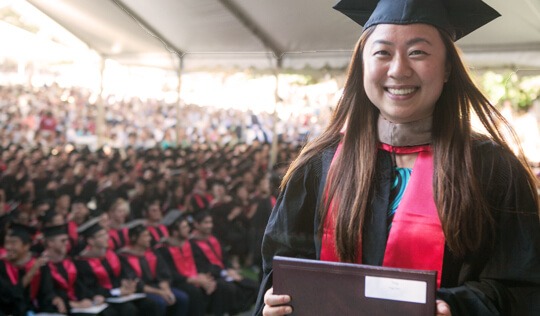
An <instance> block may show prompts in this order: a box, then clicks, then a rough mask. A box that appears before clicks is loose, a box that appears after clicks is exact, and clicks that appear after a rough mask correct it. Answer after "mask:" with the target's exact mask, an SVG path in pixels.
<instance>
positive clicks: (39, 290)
mask: <svg viewBox="0 0 540 316" xmlns="http://www.w3.org/2000/svg"><path fill="white" fill-rule="evenodd" d="M35 233H36V229H35V228H32V227H29V226H25V225H21V224H16V223H13V224H11V225H10V227H9V228H8V231H7V235H6V238H5V248H6V256H5V258H4V259H2V260H1V261H0V294H1V295H0V315H4V314H2V313H5V315H11V314H13V315H26V312H28V311H39V312H58V311H60V312H64V311H65V305H64V302H63V301H62V299H60V298H59V297H55V296H54V292H53V284H52V279H51V274H50V272H49V269H48V267H47V265H46V262H47V258H45V257H43V256H42V257H39V258H35V257H33V256H32V253H31V252H30V246H31V243H32V237H33V235H34V234H35Z"/></svg>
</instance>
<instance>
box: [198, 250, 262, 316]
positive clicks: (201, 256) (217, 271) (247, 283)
mask: <svg viewBox="0 0 540 316" xmlns="http://www.w3.org/2000/svg"><path fill="white" fill-rule="evenodd" d="M190 242H191V249H192V250H193V257H194V258H195V264H196V265H197V270H198V271H199V272H201V273H210V274H211V275H212V276H213V277H214V279H216V280H217V281H218V287H220V288H223V291H224V292H225V295H226V296H227V297H229V300H230V301H229V303H230V307H229V312H230V313H231V314H233V315H234V314H236V313H239V312H244V311H247V310H248V309H249V308H250V307H251V306H252V305H253V303H254V302H255V299H256V295H257V287H258V286H257V283H256V282H255V281H253V280H251V279H247V278H244V279H243V280H241V281H240V282H230V281H229V280H226V279H224V278H223V274H222V272H223V270H224V268H225V269H226V266H227V265H226V263H225V261H224V260H223V258H221V259H222V260H221V261H222V266H223V267H224V268H222V267H221V266H219V265H216V264H213V263H212V262H210V259H209V258H208V256H207V254H206V253H205V251H203V250H202V249H201V247H199V246H198V245H197V242H196V240H195V239H192V240H190ZM208 246H209V251H212V252H213V253H214V254H219V253H221V254H222V256H223V255H224V253H223V251H222V250H221V249H214V246H213V245H212V243H210V242H209V243H208ZM218 246H219V245H218ZM219 247H221V246H219ZM218 257H219V255H218Z"/></svg>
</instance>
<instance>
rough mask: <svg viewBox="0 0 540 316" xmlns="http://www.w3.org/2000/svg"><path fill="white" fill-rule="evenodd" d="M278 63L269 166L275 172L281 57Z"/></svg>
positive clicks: (275, 71)
mask: <svg viewBox="0 0 540 316" xmlns="http://www.w3.org/2000/svg"><path fill="white" fill-rule="evenodd" d="M276 61H277V64H276V68H275V69H274V76H275V77H276V89H275V92H274V96H275V102H274V113H272V116H273V121H274V124H273V126H272V146H271V149H270V163H269V165H268V171H271V170H273V168H274V165H275V164H276V162H277V154H278V153H277V151H278V142H279V138H278V134H277V132H278V131H277V125H278V124H277V123H278V119H279V117H278V111H277V107H278V104H279V102H280V100H281V99H280V97H279V74H280V73H281V70H282V69H281V68H282V61H283V60H282V59H281V57H278V58H277V59H276Z"/></svg>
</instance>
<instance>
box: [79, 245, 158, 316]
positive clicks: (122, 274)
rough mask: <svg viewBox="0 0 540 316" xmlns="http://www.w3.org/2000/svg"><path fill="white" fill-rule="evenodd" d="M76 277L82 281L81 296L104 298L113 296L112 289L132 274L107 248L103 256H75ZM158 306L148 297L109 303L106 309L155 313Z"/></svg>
mask: <svg viewBox="0 0 540 316" xmlns="http://www.w3.org/2000/svg"><path fill="white" fill-rule="evenodd" d="M74 262H75V266H76V267H77V272H78V277H77V282H76V283H79V282H80V283H82V284H81V287H83V288H86V289H88V290H87V291H84V295H83V297H82V298H88V299H92V298H93V297H94V296H96V295H101V296H103V297H105V298H108V297H111V296H113V295H112V293H111V290H112V289H117V288H120V286H121V283H122V280H123V279H133V278H135V275H134V274H131V272H130V271H129V270H126V269H125V268H124V265H123V264H122V260H121V258H120V257H119V256H118V255H117V254H116V253H115V252H113V251H112V250H107V252H106V255H105V256H104V257H103V258H88V257H77V258H76V259H75V261H74ZM158 310H159V307H158V306H157V305H156V304H155V303H154V302H153V301H152V300H150V299H148V298H143V299H138V300H134V301H130V302H125V303H120V304H118V303H115V304H110V305H109V308H107V311H109V313H110V314H114V315H137V312H140V315H157V311H158Z"/></svg>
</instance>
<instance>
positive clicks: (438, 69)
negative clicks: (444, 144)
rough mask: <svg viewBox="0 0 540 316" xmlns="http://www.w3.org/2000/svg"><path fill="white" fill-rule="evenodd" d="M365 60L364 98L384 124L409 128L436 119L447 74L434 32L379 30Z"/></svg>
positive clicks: (399, 28)
mask: <svg viewBox="0 0 540 316" xmlns="http://www.w3.org/2000/svg"><path fill="white" fill-rule="evenodd" d="M362 56H363V67H364V68H363V71H364V88H365V90H366V94H367V96H368V98H369V99H370V100H371V102H373V104H374V105H375V106H376V107H377V108H378V109H379V110H380V112H381V115H382V116H383V117H384V118H386V119H387V120H389V121H391V122H394V123H407V122H413V121H416V120H420V119H423V118H426V117H428V116H430V115H432V113H433V109H434V108H435V103H436V102H437V100H438V99H439V96H440V95H441V92H442V89H443V86H444V82H445V80H446V78H447V76H448V73H449V72H448V71H447V68H448V67H447V62H446V47H445V46H444V43H443V41H442V38H441V35H440V34H439V31H438V30H437V29H436V28H435V27H433V26H430V25H427V24H410V25H395V24H381V25H377V26H376V28H375V30H373V33H372V34H371V35H370V36H369V38H368V39H367V41H366V45H365V47H364V50H363V55H362Z"/></svg>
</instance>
